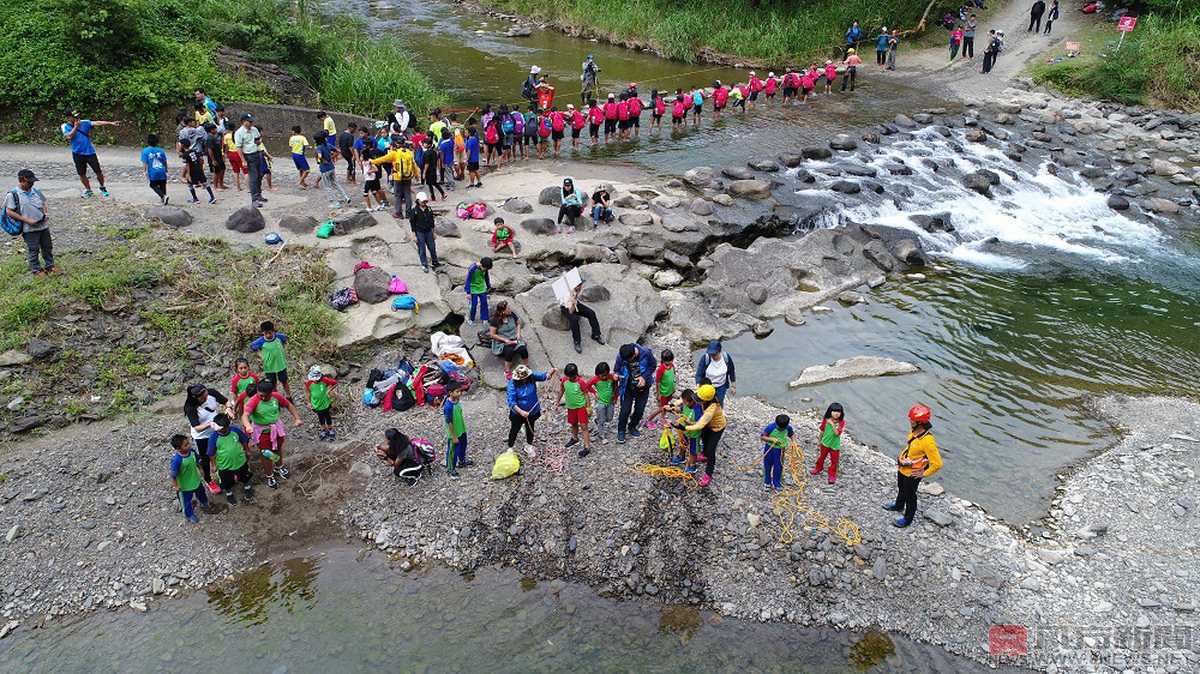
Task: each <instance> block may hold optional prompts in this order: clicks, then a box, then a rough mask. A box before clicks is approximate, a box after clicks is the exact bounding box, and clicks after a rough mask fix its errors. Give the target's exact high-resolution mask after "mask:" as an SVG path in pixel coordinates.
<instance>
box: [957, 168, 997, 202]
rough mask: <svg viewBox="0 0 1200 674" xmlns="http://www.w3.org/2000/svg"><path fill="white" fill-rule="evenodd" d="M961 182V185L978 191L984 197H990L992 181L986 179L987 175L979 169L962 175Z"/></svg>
mask: <svg viewBox="0 0 1200 674" xmlns="http://www.w3.org/2000/svg"><path fill="white" fill-rule="evenodd" d="M962 184H963V187H966V188H967V189H969V190H971V191H973V192H978V193H979V194H982V195H983V196H985V197H989V198H990V197H991V196H992V181H990V180H988V178H987V176H985V175H983V174H981V173H980V172H979V171H976V172H974V173H968V174H967V175H965V176H963V177H962Z"/></svg>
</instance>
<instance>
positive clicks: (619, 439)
mask: <svg viewBox="0 0 1200 674" xmlns="http://www.w3.org/2000/svg"><path fill="white" fill-rule="evenodd" d="M617 444H618V445H623V444H625V434H624V433H617Z"/></svg>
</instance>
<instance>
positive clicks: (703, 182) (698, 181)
mask: <svg viewBox="0 0 1200 674" xmlns="http://www.w3.org/2000/svg"><path fill="white" fill-rule="evenodd" d="M715 179H716V175H714V174H713V170H712V169H711V168H709V167H708V166H697V167H695V168H691V169H688V170H687V172H685V173H684V174H683V182H685V183H687V184H689V185H691V186H693V187H708V186H709V185H711V184H712V182H713V180H715Z"/></svg>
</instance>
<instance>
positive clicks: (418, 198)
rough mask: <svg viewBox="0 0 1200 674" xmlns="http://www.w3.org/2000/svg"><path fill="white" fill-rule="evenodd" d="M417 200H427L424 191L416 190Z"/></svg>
mask: <svg viewBox="0 0 1200 674" xmlns="http://www.w3.org/2000/svg"><path fill="white" fill-rule="evenodd" d="M417 201H429V195H428V194H425V193H424V192H417Z"/></svg>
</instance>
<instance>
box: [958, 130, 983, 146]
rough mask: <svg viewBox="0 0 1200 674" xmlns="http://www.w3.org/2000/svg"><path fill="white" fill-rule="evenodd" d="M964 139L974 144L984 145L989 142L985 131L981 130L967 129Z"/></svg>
mask: <svg viewBox="0 0 1200 674" xmlns="http://www.w3.org/2000/svg"><path fill="white" fill-rule="evenodd" d="M963 137H964V138H966V139H967V140H968V141H970V142H972V143H982V142H984V141H985V140H987V134H986V133H984V132H983V129H979V128H975V129H967V132H966V134H965V135H964V136H963Z"/></svg>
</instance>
